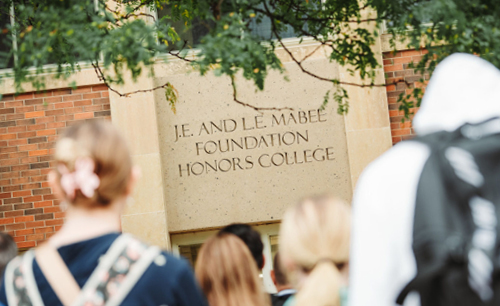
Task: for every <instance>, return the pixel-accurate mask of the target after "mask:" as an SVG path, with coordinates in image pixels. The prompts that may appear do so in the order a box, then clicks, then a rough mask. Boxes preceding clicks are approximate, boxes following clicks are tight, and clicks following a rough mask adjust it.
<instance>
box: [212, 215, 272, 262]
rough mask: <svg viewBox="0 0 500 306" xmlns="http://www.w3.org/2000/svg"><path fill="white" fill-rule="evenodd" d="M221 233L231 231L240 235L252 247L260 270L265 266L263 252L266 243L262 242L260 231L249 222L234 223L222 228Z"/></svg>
mask: <svg viewBox="0 0 500 306" xmlns="http://www.w3.org/2000/svg"><path fill="white" fill-rule="evenodd" d="M221 233H229V234H233V235H236V236H238V237H239V238H240V239H241V240H243V242H244V243H245V244H246V245H247V247H248V248H249V249H250V253H252V256H253V258H254V259H255V263H256V264H257V268H258V269H259V270H260V269H262V268H263V267H264V255H263V254H262V252H263V251H264V244H262V240H261V239H260V234H259V232H257V231H256V230H254V229H253V228H252V227H251V226H250V225H248V224H242V223H233V224H230V225H228V226H226V227H224V228H223V229H221V230H220V231H219V234H221Z"/></svg>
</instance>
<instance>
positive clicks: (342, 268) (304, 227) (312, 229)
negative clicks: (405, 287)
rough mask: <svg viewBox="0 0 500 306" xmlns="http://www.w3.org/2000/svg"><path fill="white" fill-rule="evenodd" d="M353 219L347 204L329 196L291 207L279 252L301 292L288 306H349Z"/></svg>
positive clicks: (288, 272) (311, 199)
mask: <svg viewBox="0 0 500 306" xmlns="http://www.w3.org/2000/svg"><path fill="white" fill-rule="evenodd" d="M350 218H351V213H350V207H349V206H348V205H347V204H346V203H344V202H342V201H340V200H337V199H335V198H331V197H326V196H322V197H315V198H307V199H305V200H303V201H301V202H300V203H299V204H298V205H296V206H294V207H292V208H289V209H288V210H287V212H286V213H285V215H284V217H283V223H282V224H281V228H280V236H279V237H280V245H279V252H280V256H281V262H282V264H283V266H284V268H285V269H286V271H287V276H288V277H289V279H290V282H291V283H292V284H293V285H294V287H295V288H296V289H297V294H296V295H295V296H294V297H292V298H291V299H289V300H288V301H287V302H286V304H285V306H310V305H314V306H346V305H347V296H346V287H347V283H348V266H349V262H348V261H349V243H350V225H351V220H350ZM372 305H376V302H374V304H372Z"/></svg>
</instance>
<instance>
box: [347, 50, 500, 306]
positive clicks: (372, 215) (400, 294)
mask: <svg viewBox="0 0 500 306" xmlns="http://www.w3.org/2000/svg"><path fill="white" fill-rule="evenodd" d="M499 117H500V71H499V70H498V69H497V68H496V67H494V66H493V65H492V64H490V63H489V62H487V61H485V60H483V59H481V58H479V57H476V56H472V55H468V54H454V55H451V56H449V57H448V58H447V59H445V60H444V61H443V62H441V63H440V64H439V65H438V67H437V69H436V70H435V72H434V74H433V76H432V78H431V80H430V82H429V84H428V86H427V89H426V93H425V96H424V98H423V101H422V106H421V109H420V110H419V111H418V113H417V115H416V116H415V119H414V121H413V125H414V128H415V131H416V132H417V135H418V137H417V138H416V139H415V140H412V141H405V142H403V143H400V144H397V145H396V146H395V147H393V148H392V149H390V150H389V151H388V152H387V153H385V154H384V155H382V157H380V158H379V159H377V160H376V161H374V162H373V163H372V164H370V165H369V166H368V167H367V168H366V170H365V171H364V173H363V174H362V176H361V177H360V179H359V181H358V185H357V188H356V191H355V195H354V201H353V209H354V212H353V216H354V220H353V248H352V251H351V255H352V257H351V277H350V281H351V283H350V289H351V291H350V295H349V298H350V302H351V306H371V305H375V304H376V305H380V306H392V305H396V302H398V303H404V305H411V306H419V305H422V306H431V305H432V306H451V305H453V306H461V305H470V306H480V305H499V304H500V289H499V288H500V282H499V278H498V273H497V271H498V270H499V268H500V262H499V260H498V258H499V255H500V254H499V251H498V250H499V243H498V241H499V237H498V236H497V233H498V217H497V216H498V214H499V213H500V211H499V209H498V208H499V206H498V204H500V195H499V192H498V190H499V187H498V186H499V184H500V167H499V166H500V119H499Z"/></svg>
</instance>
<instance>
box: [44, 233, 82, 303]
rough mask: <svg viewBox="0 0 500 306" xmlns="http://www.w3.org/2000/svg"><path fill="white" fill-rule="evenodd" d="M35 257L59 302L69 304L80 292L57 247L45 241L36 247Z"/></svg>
mask: <svg viewBox="0 0 500 306" xmlns="http://www.w3.org/2000/svg"><path fill="white" fill-rule="evenodd" d="M35 257H36V260H37V263H38V266H39V267H40V270H42V273H43V275H44V276H45V278H46V279H47V282H48V283H49V285H50V287H52V290H54V292H55V294H56V295H57V297H58V298H59V300H60V301H61V303H62V304H63V305H65V306H69V305H71V304H72V303H73V302H74V301H75V300H76V298H77V297H78V295H79V294H80V286H78V283H77V282H76V280H75V278H74V277H73V275H72V274H71V272H70V271H69V269H68V267H67V266H66V264H65V263H64V261H63V259H62V258H61V255H59V252H58V251H57V249H55V248H53V247H52V246H51V245H49V244H48V243H47V242H45V243H44V244H42V245H41V246H39V247H38V248H37V249H36V251H35Z"/></svg>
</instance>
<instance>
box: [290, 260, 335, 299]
mask: <svg viewBox="0 0 500 306" xmlns="http://www.w3.org/2000/svg"><path fill="white" fill-rule="evenodd" d="M340 285H341V275H340V272H339V270H338V269H337V267H336V266H335V265H334V264H333V263H331V262H330V263H329V262H326V261H323V262H319V263H318V264H317V265H316V266H315V267H314V268H313V269H312V270H311V272H310V273H309V275H308V276H307V278H306V279H305V281H304V283H303V284H302V286H301V288H300V290H299V292H298V293H297V296H296V298H297V303H296V306H306V305H318V306H338V305H339V304H340V296H339V288H340Z"/></svg>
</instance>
